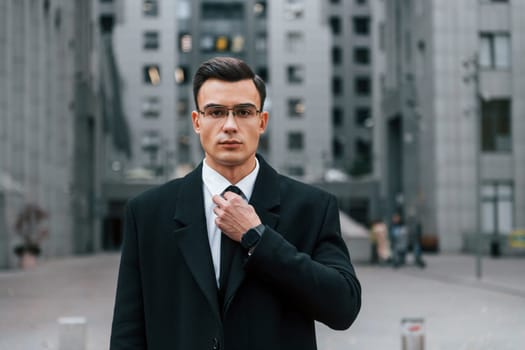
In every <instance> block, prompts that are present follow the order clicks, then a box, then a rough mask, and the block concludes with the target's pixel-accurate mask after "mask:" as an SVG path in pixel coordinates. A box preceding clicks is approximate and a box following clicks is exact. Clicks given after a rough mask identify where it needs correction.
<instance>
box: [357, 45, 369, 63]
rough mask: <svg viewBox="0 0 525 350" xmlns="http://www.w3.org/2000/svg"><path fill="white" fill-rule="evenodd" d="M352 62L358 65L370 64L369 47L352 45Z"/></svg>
mask: <svg viewBox="0 0 525 350" xmlns="http://www.w3.org/2000/svg"><path fill="white" fill-rule="evenodd" d="M354 63H356V64H360V65H368V64H370V49H369V48H368V47H354Z"/></svg>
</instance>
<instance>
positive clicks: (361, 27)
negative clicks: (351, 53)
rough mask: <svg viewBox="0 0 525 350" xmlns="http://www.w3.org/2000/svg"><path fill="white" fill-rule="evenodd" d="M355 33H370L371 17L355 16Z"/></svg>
mask: <svg viewBox="0 0 525 350" xmlns="http://www.w3.org/2000/svg"><path fill="white" fill-rule="evenodd" d="M352 22H353V29H354V34H357V35H368V34H370V17H367V16H355V17H353V18H352Z"/></svg>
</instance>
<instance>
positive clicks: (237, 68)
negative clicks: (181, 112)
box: [193, 57, 266, 110]
mask: <svg viewBox="0 0 525 350" xmlns="http://www.w3.org/2000/svg"><path fill="white" fill-rule="evenodd" d="M208 79H219V80H223V81H229V82H236V81H240V80H245V79H252V80H253V83H254V84H255V87H256V88H257V91H258V92H259V97H260V99H261V107H260V108H261V110H262V109H263V106H264V100H265V99H266V86H265V84H264V81H263V80H262V79H261V77H259V76H258V75H257V74H255V73H254V72H253V71H252V69H251V68H250V67H249V66H248V65H247V64H246V63H245V62H244V61H242V60H240V59H238V58H234V57H214V58H211V59H209V60H207V61H205V62H203V63H202V64H201V65H200V67H199V68H198V69H197V72H196V73H195V76H194V77H193V98H194V100H195V107H197V108H199V104H198V103H197V95H198V94H199V90H200V88H201V86H202V84H204V82H205V81H206V80H208Z"/></svg>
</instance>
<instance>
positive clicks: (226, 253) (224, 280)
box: [219, 186, 246, 304]
mask: <svg viewBox="0 0 525 350" xmlns="http://www.w3.org/2000/svg"><path fill="white" fill-rule="evenodd" d="M226 192H233V193H235V194H238V195H239V196H241V197H242V198H244V199H245V200H246V196H245V195H244V193H242V191H241V189H240V188H239V187H237V186H228V187H227V188H226V189H225V190H224V192H222V195H224V193H226ZM238 245H239V243H237V242H235V241H234V240H232V239H230V237H228V236H227V235H225V234H224V233H223V232H221V261H220V263H221V271H220V276H219V301H220V303H221V304H222V303H223V301H224V293H225V292H226V286H227V285H228V274H229V271H230V266H231V263H232V259H233V253H234V252H235V249H236V248H237V246H238Z"/></svg>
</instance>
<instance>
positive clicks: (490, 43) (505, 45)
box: [479, 33, 510, 68]
mask: <svg viewBox="0 0 525 350" xmlns="http://www.w3.org/2000/svg"><path fill="white" fill-rule="evenodd" d="M479 46H480V47H479V65H480V66H481V67H482V68H508V67H510V35H509V34H508V33H481V34H480V43H479Z"/></svg>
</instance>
